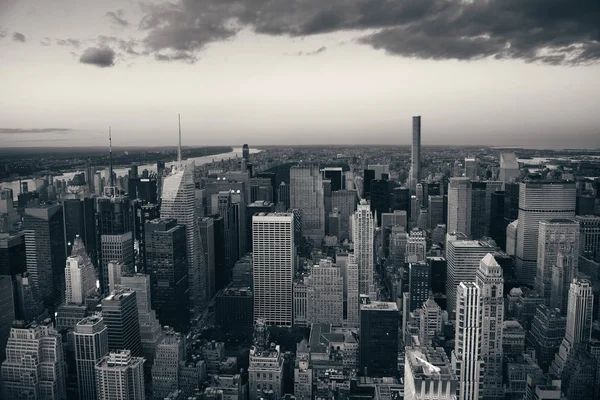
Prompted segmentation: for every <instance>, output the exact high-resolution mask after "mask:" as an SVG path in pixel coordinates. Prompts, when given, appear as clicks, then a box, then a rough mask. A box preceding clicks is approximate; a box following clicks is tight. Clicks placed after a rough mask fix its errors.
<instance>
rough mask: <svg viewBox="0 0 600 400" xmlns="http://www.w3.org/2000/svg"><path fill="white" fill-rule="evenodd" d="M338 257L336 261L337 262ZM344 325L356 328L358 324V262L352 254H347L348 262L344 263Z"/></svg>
mask: <svg viewBox="0 0 600 400" xmlns="http://www.w3.org/2000/svg"><path fill="white" fill-rule="evenodd" d="M339 259H340V258H339V257H338V262H339ZM345 284H346V307H347V313H346V326H348V327H351V328H358V327H359V325H360V314H359V313H360V307H359V304H358V302H359V296H360V293H359V291H358V264H357V262H356V257H355V256H354V254H349V255H348V263H347V264H346V279H345Z"/></svg>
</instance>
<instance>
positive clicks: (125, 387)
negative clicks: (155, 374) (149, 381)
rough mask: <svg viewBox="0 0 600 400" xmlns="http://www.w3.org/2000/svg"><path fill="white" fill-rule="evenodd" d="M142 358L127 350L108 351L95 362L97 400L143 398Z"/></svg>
mask: <svg viewBox="0 0 600 400" xmlns="http://www.w3.org/2000/svg"><path fill="white" fill-rule="evenodd" d="M143 366H144V359H143V358H142V357H133V356H132V354H131V351H129V350H119V351H117V352H110V353H108V355H107V356H106V357H104V358H103V359H102V360H100V361H99V362H98V364H96V383H97V391H96V398H97V399H98V400H144V399H145V398H146V394H145V388H144V368H143Z"/></svg>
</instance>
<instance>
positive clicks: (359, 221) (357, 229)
mask: <svg viewBox="0 0 600 400" xmlns="http://www.w3.org/2000/svg"><path fill="white" fill-rule="evenodd" d="M374 236H375V225H374V224H373V214H372V213H371V208H370V206H369V203H368V202H367V201H366V200H361V201H360V204H359V205H358V209H357V210H356V212H355V213H354V215H353V217H352V241H353V242H354V257H355V259H356V262H357V264H358V292H359V294H367V295H368V294H370V293H372V292H373V291H374V287H373V274H374V272H375V270H374V262H375V256H374V254H373V251H374V245H373V240H374Z"/></svg>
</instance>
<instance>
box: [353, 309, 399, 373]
mask: <svg viewBox="0 0 600 400" xmlns="http://www.w3.org/2000/svg"><path fill="white" fill-rule="evenodd" d="M399 319H400V313H399V312H398V306H397V305H396V303H386V302H380V301H369V299H368V297H366V301H365V302H363V303H361V304H360V342H359V371H360V373H362V374H363V375H365V376H370V377H376V376H395V375H396V374H397V373H398V325H399Z"/></svg>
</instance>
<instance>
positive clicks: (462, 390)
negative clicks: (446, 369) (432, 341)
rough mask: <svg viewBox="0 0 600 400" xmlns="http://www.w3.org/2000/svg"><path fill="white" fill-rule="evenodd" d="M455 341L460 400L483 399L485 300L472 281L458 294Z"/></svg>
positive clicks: (460, 289)
mask: <svg viewBox="0 0 600 400" xmlns="http://www.w3.org/2000/svg"><path fill="white" fill-rule="evenodd" d="M456 292H457V293H456V296H457V301H456V340H455V346H454V351H452V367H453V368H454V370H455V371H456V376H457V377H458V381H459V389H458V393H459V397H458V398H459V399H460V400H478V399H479V398H480V397H481V396H480V395H481V383H482V382H481V373H482V368H483V359H482V357H481V334H482V332H481V331H482V323H483V321H482V298H481V294H480V288H479V286H477V284H475V283H473V282H460V284H459V285H458V288H457V291H456Z"/></svg>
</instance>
